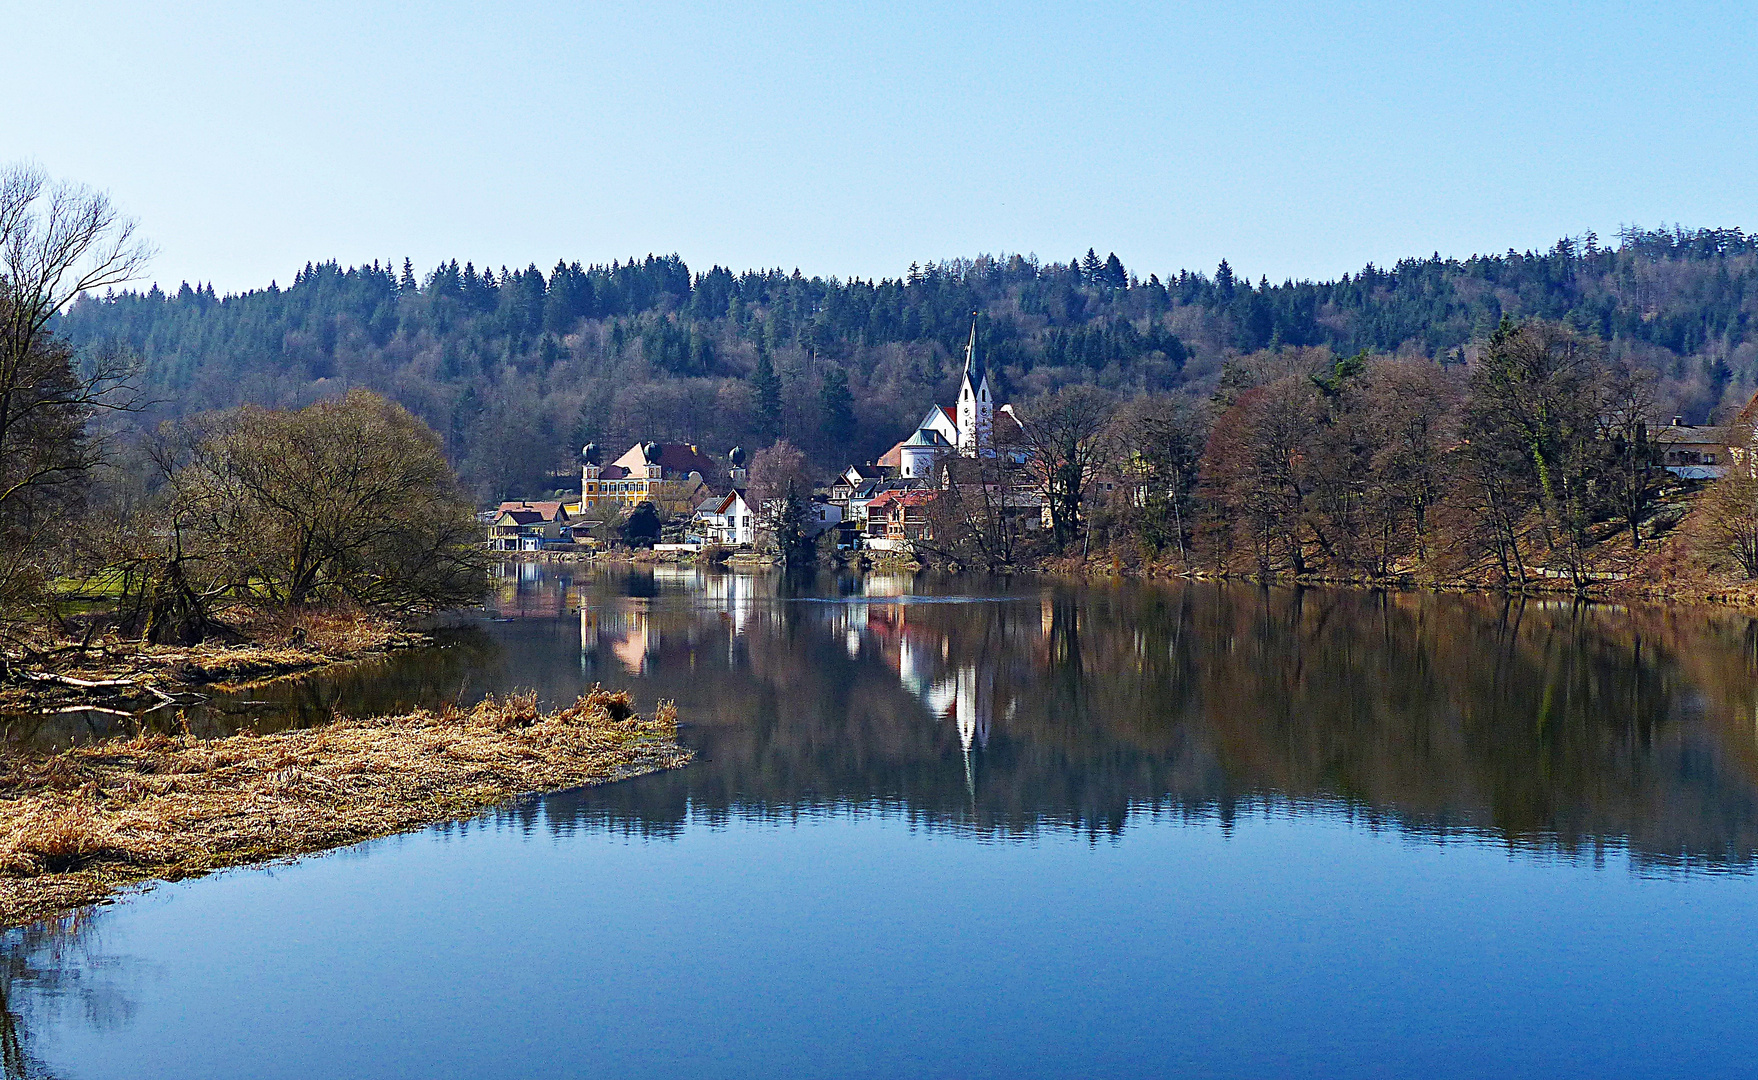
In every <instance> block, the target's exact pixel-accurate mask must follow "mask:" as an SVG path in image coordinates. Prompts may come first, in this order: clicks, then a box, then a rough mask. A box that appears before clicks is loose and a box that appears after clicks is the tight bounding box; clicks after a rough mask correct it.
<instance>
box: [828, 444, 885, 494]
mask: <svg viewBox="0 0 1758 1080" xmlns="http://www.w3.org/2000/svg"><path fill="white" fill-rule="evenodd" d="M900 445H901V444H900ZM896 475H897V470H896V469H895V468H893V467H891V466H889V465H881V464H879V463H878V462H874V461H869V462H867V463H866V464H865V465H850V466H849V467H848V468H846V469H844V470H843V471H842V475H840V476H838V477H837V478H836V480H835V481H834V482H832V483H831V485H830V501H831V502H839V503H842V504H843V505H844V506H847V505H848V500H849V498H850V496H852V495H853V494H854V493H855V492H856V491H858V490H860V489H861V488H862V487H863V486H865V485H867V484H869V483H872V482H874V481H879V480H889V479H891V478H892V477H894V476H896Z"/></svg>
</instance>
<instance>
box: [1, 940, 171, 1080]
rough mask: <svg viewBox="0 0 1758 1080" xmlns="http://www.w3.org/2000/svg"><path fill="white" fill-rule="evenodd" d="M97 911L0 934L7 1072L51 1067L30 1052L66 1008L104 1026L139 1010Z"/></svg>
mask: <svg viewBox="0 0 1758 1080" xmlns="http://www.w3.org/2000/svg"><path fill="white" fill-rule="evenodd" d="M92 925H93V917H92V915H91V913H90V912H79V913H75V914H73V915H67V916H63V917H61V918H59V919H52V920H49V921H47V922H42V923H38V924H36V925H34V926H28V927H22V928H19V929H15V930H9V931H6V932H5V933H4V934H3V935H0V1065H3V1075H4V1076H5V1078H6V1080H25V1078H30V1080H37V1078H42V1077H48V1076H50V1075H51V1074H50V1072H49V1070H48V1069H47V1068H46V1067H45V1066H44V1065H43V1063H42V1062H41V1061H40V1060H39V1059H38V1058H37V1056H36V1055H34V1054H33V1053H32V1052H31V1033H32V1032H33V1031H41V1030H44V1029H47V1028H49V1027H51V1026H53V1025H54V1024H56V1023H57V1022H58V1020H59V1016H58V1014H59V1013H60V1012H61V1011H62V1010H67V1009H77V1010H78V1012H79V1013H80V1019H81V1021H83V1022H84V1023H85V1025H86V1026H88V1027H91V1028H94V1029H96V1030H99V1031H106V1030H112V1029H115V1028H119V1027H122V1026H123V1025H125V1024H127V1023H128V1021H129V1020H130V1019H132V1018H133V1016H134V1013H135V1010H136V1008H137V1006H136V1003H135V1001H134V999H133V998H132V997H131V996H130V995H129V994H128V992H127V990H126V989H125V988H124V986H123V985H122V979H123V976H124V975H125V974H126V972H127V971H128V965H127V964H126V962H124V961H122V960H121V959H119V958H117V957H113V956H105V955H101V954H100V952H99V951H98V943H97V941H96V940H95V939H94V935H93V933H92Z"/></svg>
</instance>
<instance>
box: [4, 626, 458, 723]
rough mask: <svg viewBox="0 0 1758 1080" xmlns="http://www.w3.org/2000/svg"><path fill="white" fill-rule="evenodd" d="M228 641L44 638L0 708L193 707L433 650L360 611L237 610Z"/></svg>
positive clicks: (15, 665) (14, 669)
mask: <svg viewBox="0 0 1758 1080" xmlns="http://www.w3.org/2000/svg"><path fill="white" fill-rule="evenodd" d="M229 616H230V617H229V619H228V621H227V623H226V626H227V629H228V631H230V633H229V634H228V636H227V637H226V638H225V639H222V640H215V641H207V642H203V643H202V644H200V645H187V646H184V645H153V644H150V643H147V642H144V641H139V640H131V639H124V638H119V637H116V636H114V635H106V636H102V637H94V638H93V639H92V640H90V641H85V642H77V643H76V642H67V641H51V640H43V641H39V642H35V643H33V647H31V648H29V649H27V650H25V651H23V652H21V653H20V654H18V655H10V656H8V657H7V658H6V659H7V667H8V671H9V674H10V677H9V678H7V679H5V680H4V681H0V712H24V711H42V710H50V709H58V708H72V707H78V706H82V705H100V706H107V707H115V708H120V709H123V710H124V711H142V710H145V709H150V708H153V707H156V706H170V705H176V704H191V703H193V702H195V701H199V700H200V692H201V690H202V689H204V688H205V687H208V686H210V685H221V686H224V685H228V684H232V683H239V682H244V681H247V680H255V679H266V678H272V677H274V676H277V675H292V674H297V673H300V672H305V671H312V670H315V669H317V668H321V667H327V666H329V665H331V664H340V663H347V662H349V661H353V660H360V659H364V658H367V657H371V656H377V655H383V654H384V653H388V652H392V651H395V650H400V649H410V648H420V647H423V646H427V645H431V644H433V638H432V636H431V635H429V634H425V633H422V632H420V631H417V630H414V629H411V628H410V626H409V620H408V619H404V618H400V617H398V616H395V615H393V614H388V613H384V612H374V611H367V610H362V609H357V608H327V609H309V610H300V611H285V610H282V611H262V610H257V609H252V608H239V609H237V610H235V611H233V612H230V613H229Z"/></svg>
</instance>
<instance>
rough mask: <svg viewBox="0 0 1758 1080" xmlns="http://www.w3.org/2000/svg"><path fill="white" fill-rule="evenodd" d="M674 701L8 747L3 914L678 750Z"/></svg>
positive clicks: (432, 817) (473, 804)
mask: <svg viewBox="0 0 1758 1080" xmlns="http://www.w3.org/2000/svg"><path fill="white" fill-rule="evenodd" d="M676 733H677V719H676V710H675V709H674V708H673V707H672V706H671V705H670V704H669V703H661V704H660V705H659V706H658V707H657V709H656V710H655V712H654V715H653V717H652V718H651V719H642V718H641V717H639V716H637V715H635V713H634V711H633V708H632V706H631V703H630V700H629V696H628V694H626V693H615V694H613V693H610V692H608V691H605V690H603V689H601V688H597V687H594V688H593V689H592V690H591V691H590V692H589V693H587V694H586V695H585V696H583V697H581V698H580V699H579V700H578V701H576V702H574V703H573V704H572V705H569V706H568V707H566V708H563V709H558V710H555V711H552V712H547V713H546V712H542V711H541V710H539V708H538V706H537V701H536V696H535V695H523V696H515V697H511V698H507V699H501V700H497V699H493V698H491V699H489V700H488V701H485V702H483V703H482V704H480V705H478V706H476V707H475V708H474V709H470V710H467V711H466V710H460V709H457V708H453V707H448V708H446V709H444V710H442V711H439V712H429V711H418V712H415V713H411V714H409V715H407V716H398V717H388V718H381V719H375V720H352V719H338V720H336V721H334V722H333V723H330V724H327V725H325V726H323V727H318V728H310V729H306V730H302V731H290V732H285V733H281V734H277V735H269V736H257V735H253V734H241V735H235V736H232V737H231V738H227V739H219V740H213V741H202V740H199V739H196V738H192V737H187V736H185V737H170V736H166V735H162V734H144V735H141V736H138V737H136V738H132V739H128V740H125V741H119V742H110V743H102V744H99V745H95V746H87V747H79V748H75V749H72V750H69V751H66V752H64V753H61V754H56V755H53V756H48V757H34V756H24V755H15V756H12V757H8V758H5V759H0V770H3V771H0V927H7V926H16V925H20V924H23V923H27V922H32V921H35V920H38V919H42V918H45V917H48V916H50V915H53V914H55V913H57V912H61V911H67V910H70V909H72V908H76V907H82V906H85V905H88V904H92V903H96V902H98V901H100V900H103V899H105V898H106V897H108V896H110V895H111V894H112V893H114V892H115V891H116V890H117V889H120V888H123V887H126V886H128V885H132V884H137V883H140V882H145V881H150V880H154V879H163V880H172V881H174V880H178V879H181V878H187V877H193V876H198V875H201V874H206V873H210V872H212V871H214V870H219V869H222V868H225V867H230V866H240V865H244V864H249V863H255V862H261V861H263V860H267V859H274V858H279V857H284V856H293V855H302V854H308V853H311V852H317V851H324V850H328V849H330V848H335V847H340V846H343V845H346V844H352V843H355V842H358V841H360V840H366V839H370V838H372V837H375V836H384V835H388V834H390V833H396V832H403V831H406V830H409V829H414V828H419V827H421V826H424V825H430V824H433V823H435V822H439V821H448V820H453V819H456V818H461V817H467V816H469V815H471V814H474V813H476V812H478V811H480V810H481V809H482V808H484V807H486V806H491V805H493V804H495V803H498V802H501V801H504V800H505V799H508V798H511V797H513V796H515V795H522V794H527V793H532V792H546V791H555V790H559V789H562V788H568V787H577V786H580V785H584V784H596V783H604V782H607V781H610V780H617V779H621V778H623V777H628V776H634V775H638V774H640V773H645V772H652V771H655V770H658V769H666V768H676V767H678V766H680V765H683V764H684V763H685V762H687V761H688V760H689V759H690V753H689V751H687V750H684V749H682V748H680V747H679V746H678V745H677V742H676Z"/></svg>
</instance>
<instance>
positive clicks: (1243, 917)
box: [0, 564, 1758, 1078]
mask: <svg viewBox="0 0 1758 1080" xmlns="http://www.w3.org/2000/svg"><path fill="white" fill-rule="evenodd" d="M445 637H446V641H447V645H446V646H445V647H444V648H440V649H437V650H432V651H426V652H421V653H410V654H405V655H400V656H396V657H393V658H390V659H387V660H384V661H379V662H375V663H372V664H368V665H364V666H361V667H358V668H355V669H351V670H346V671H340V672H328V673H324V674H320V675H318V676H314V677H307V678H305V679H299V680H291V681H288V682H285V683H282V684H279V685H278V686H277V687H275V688H274V689H272V690H271V691H267V692H254V693H253V694H252V696H251V697H250V698H249V701H250V702H262V703H264V704H249V705H248V708H246V707H245V706H244V705H243V704H240V703H238V702H234V703H233V705H232V706H231V707H229V708H219V707H218V706H219V705H224V704H225V703H224V702H220V703H216V708H215V709H213V710H211V711H210V712H208V713H205V714H203V715H202V717H200V718H199V719H198V724H199V726H204V727H205V728H208V729H213V730H230V729H231V728H232V727H234V726H236V724H237V723H239V722H243V721H241V720H240V719H239V718H240V717H248V718H249V720H248V722H251V723H255V724H257V725H259V726H263V725H266V726H269V727H273V726H276V725H281V726H285V725H289V724H309V723H317V722H321V721H322V719H323V718H324V717H325V716H327V715H329V714H330V711H331V710H334V709H340V710H342V711H347V712H367V711H385V710H389V709H394V708H401V707H406V706H408V705H414V704H423V703H427V704H431V703H435V702H438V701H441V700H446V699H456V700H462V701H471V700H475V699H477V698H479V697H481V696H482V695H483V694H485V693H489V692H505V691H509V690H513V689H521V688H535V689H537V690H538V691H539V693H540V694H541V695H542V696H543V697H544V698H545V699H546V700H548V701H552V702H555V701H566V700H571V699H572V698H573V697H574V696H575V695H576V694H577V693H579V692H580V691H581V690H582V689H583V688H585V687H587V686H590V685H591V684H592V683H594V682H603V683H605V684H606V685H611V686H628V687H629V688H630V689H632V690H633V691H634V693H635V695H636V697H637V699H638V701H639V703H640V705H641V707H642V708H643V709H650V708H651V707H652V703H653V701H654V700H655V699H658V698H672V699H675V700H676V701H677V703H678V707H679V711H680V715H681V718H682V721H683V726H682V728H681V732H680V737H681V738H682V740H683V741H684V742H685V743H687V744H688V745H690V746H691V747H693V748H694V749H695V750H696V751H697V752H698V757H697V759H696V761H695V762H694V763H693V764H691V765H690V766H688V767H687V768H685V769H682V770H677V771H674V772H669V773H661V774H654V775H650V776H646V777H640V778H637V779H634V780H631V781H626V782H623V783H619V784H613V785H608V786H605V787H602V788H595V789H583V790H575V791H567V792H561V793H558V794H555V795H551V796H549V797H547V798H532V799H527V800H522V801H519V802H517V803H514V804H510V805H507V806H503V807H500V808H497V809H495V810H493V811H491V812H489V813H486V814H484V815H482V816H480V817H478V818H476V819H474V820H471V821H468V822H463V823H458V824H453V825H448V826H442V827H436V828H432V829H428V830H424V831H421V832H416V833H411V834H406V835H403V836H397V837H392V838H388V839H384V840H379V841H374V842H370V843H366V844H362V845H358V846H356V847H354V848H350V849H346V850H344V851H341V852H337V853H333V854H331V855H328V856H325V857H320V858H312V859H306V860H303V861H300V862H297V863H292V864H281V865H276V866H271V867H266V868H257V869H246V870H237V871H232V872H228V873H224V874H219V875H215V876H213V877H209V878H205V879H201V880H197V881H190V882H181V883H175V884H169V885H162V886H159V887H156V888H154V889H152V890H150V891H147V892H145V893H142V894H139V895H134V896H130V897H128V898H126V899H124V900H123V901H122V902H120V903H117V904H114V905H111V906H107V907H102V908H98V909H94V910H93V911H90V912H87V913H84V914H81V915H79V916H75V917H70V918H68V919H64V920H60V921H58V922H55V923H49V924H43V925H39V926H36V927H31V928H26V929H21V930H16V931H13V932H11V933H9V934H7V935H5V936H4V938H3V939H0V941H3V946H0V947H3V949H4V954H3V961H4V964H3V970H0V993H3V994H4V1000H3V1001H0V1013H4V1016H5V1019H4V1023H3V1024H0V1052H3V1056H4V1062H5V1072H6V1075H7V1076H8V1077H15V1076H16V1077H21V1076H33V1077H34V1076H55V1077H66V1078H74V1077H160V1076H163V1077H235V1076H251V1077H289V1078H291V1077H300V1078H308V1077H312V1076H335V1077H406V1076H469V1077H484V1078H486V1077H537V1076H587V1075H617V1076H623V1077H649V1076H651V1077H671V1076H692V1077H749V1076H763V1077H824V1076H854V1077H899V1076H910V1077H941V1076H944V1077H978V1076H994V1077H1015V1076H1018V1077H1094V1076H1167V1075H1192V1076H1215V1077H1263V1076H1351V1077H1355V1076H1416V1075H1420V1076H1425V1077H1449V1076H1485V1077H1489V1076H1494V1077H1521V1076H1532V1077H1574V1076H1579V1077H1602V1076H1612V1075H1616V1076H1625V1077H1638V1076H1674V1075H1679V1074H1681V1073H1689V1074H1691V1075H1693V1076H1702V1077H1717V1076H1750V1075H1754V1074H1755V1073H1758V1064H1754V1063H1753V1062H1752V1060H1751V1058H1752V1056H1753V1051H1752V1044H1750V1043H1748V1042H1747V1041H1746V1040H1747V1039H1749V1038H1750V1037H1751V1036H1750V1033H1751V1032H1752V1031H1753V1030H1755V1029H1758V992H1755V989H1754V988H1755V987H1758V938H1755V936H1754V934H1753V928H1754V927H1755V926H1758V882H1755V881H1754V879H1753V868H1754V865H1755V861H1758V678H1755V676H1758V621H1754V620H1753V619H1751V618H1749V617H1747V616H1744V615H1739V614H1735V613H1729V612H1722V611H1714V610H1709V609H1702V608H1684V607H1680V608H1665V607H1643V608H1628V609H1626V608H1617V607H1611V606H1604V605H1579V604H1574V603H1568V602H1556V601H1530V600H1529V601H1526V602H1524V603H1521V602H1517V601H1516V602H1509V601H1504V600H1502V599H1499V598H1494V597H1487V596H1451V595H1441V596H1436V595H1430V594H1415V593H1379V592H1367V591H1348V590H1315V589H1306V590H1294V589H1260V588H1257V587H1253V586H1244V585H1219V584H1210V583H1198V584H1141V583H1123V584H1074V583H1067V582H1057V581H1051V580H1046V579H1043V578H1038V577H1030V578H1014V579H1008V580H1003V579H994V578H977V579H955V578H930V577H924V578H914V579H912V578H902V577H883V576H867V577H865V578H861V577H847V576H845V577H830V576H822V577H819V578H817V579H815V580H811V581H799V580H795V581H791V582H790V581H788V580H785V579H782V578H780V577H777V576H773V575H771V576H748V575H736V574H715V573H701V572H697V571H695V570H691V569H677V568H667V567H661V568H658V569H655V570H651V571H644V570H639V569H636V570H623V571H608V572H606V571H590V572H588V571H584V570H582V571H579V572H572V571H570V570H569V569H568V568H567V567H553V566H548V567H540V566H534V565H529V564H526V565H519V566H513V567H509V568H508V571H507V574H506V576H505V577H504V578H503V580H502V582H501V584H500V587H499V589H498V590H497V592H496V594H495V595H494V596H493V597H492V598H491V600H490V602H489V603H488V605H487V606H486V608H485V609H484V610H483V611H482V612H479V613H470V614H468V615H463V616H459V617H458V618H456V619H454V620H452V621H451V625H450V626H449V628H448V629H447V630H446V631H445ZM44 738H45V739H47V741H49V742H54V741H55V739H54V738H52V737H51V736H49V735H45V736H44Z"/></svg>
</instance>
